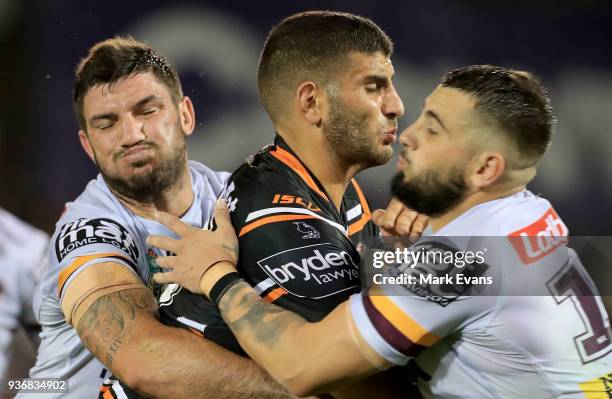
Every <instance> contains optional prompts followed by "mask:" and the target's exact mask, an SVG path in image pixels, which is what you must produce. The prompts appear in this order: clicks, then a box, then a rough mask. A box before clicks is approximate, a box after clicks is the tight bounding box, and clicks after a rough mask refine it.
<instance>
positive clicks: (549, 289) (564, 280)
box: [351, 191, 612, 399]
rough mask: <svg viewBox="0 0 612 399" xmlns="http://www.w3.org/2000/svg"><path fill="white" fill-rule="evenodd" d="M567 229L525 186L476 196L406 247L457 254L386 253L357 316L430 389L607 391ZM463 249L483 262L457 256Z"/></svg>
mask: <svg viewBox="0 0 612 399" xmlns="http://www.w3.org/2000/svg"><path fill="white" fill-rule="evenodd" d="M567 236H568V229H567V227H566V226H565V224H564V223H563V221H562V220H561V218H560V217H559V216H558V215H557V213H556V212H555V211H554V209H553V208H552V207H551V205H550V203H549V202H548V201H546V200H545V199H542V198H539V197H537V196H534V195H533V194H531V193H530V192H528V191H523V192H520V193H517V194H514V195H511V196H509V197H505V198H502V199H498V200H495V201H490V202H486V203H483V204H480V205H477V206H475V207H473V208H471V209H470V210H468V211H467V212H465V213H464V214H462V215H461V216H459V217H458V218H456V219H455V220H453V221H452V222H450V223H449V224H448V225H446V226H445V227H443V228H442V229H440V230H439V231H438V232H436V233H435V234H430V235H428V236H425V237H424V238H422V240H421V241H419V242H417V243H416V244H415V245H414V246H412V247H411V248H410V249H411V250H412V253H415V254H419V253H425V251H429V252H428V253H434V254H435V253H436V252H438V253H442V252H441V251H444V253H447V252H448V253H450V254H451V255H453V254H454V259H455V260H453V256H451V257H449V261H448V262H438V263H436V262H422V261H421V260H417V261H415V260H414V258H413V260H410V261H409V262H408V263H404V264H401V265H394V266H393V267H392V268H391V269H390V270H389V271H387V273H386V276H387V277H395V278H397V277H400V278H399V279H396V280H390V279H388V280H387V282H386V284H385V285H382V286H380V287H377V288H370V290H369V291H365V292H363V293H362V294H359V295H355V296H353V297H352V298H351V313H352V316H353V320H354V321H355V324H356V326H357V328H358V329H359V331H360V333H361V335H362V336H363V337H364V339H365V340H366V341H367V342H368V344H369V345H370V346H371V347H372V348H373V349H374V350H376V351H377V352H378V353H379V354H380V355H381V356H382V357H384V358H386V359H387V360H388V361H389V362H391V363H394V364H405V363H406V362H408V361H409V360H410V359H413V360H410V362H411V366H416V367H412V369H417V370H419V373H418V374H419V378H418V386H419V388H420V390H421V392H422V394H423V395H424V396H425V397H427V398H434V397H435V398H460V397H461V398H470V399H471V398H479V399H482V398H530V399H539V398H542V399H544V398H582V399H593V398H609V397H611V396H610V395H611V392H612V374H611V373H612V342H611V339H612V336H611V334H610V322H609V320H608V316H607V313H606V311H605V309H604V307H603V304H602V301H601V298H600V297H599V296H598V294H597V291H596V289H595V286H594V284H593V281H592V280H591V279H590V277H589V275H588V274H587V273H586V271H585V269H584V267H583V265H582V264H581V262H580V260H579V259H578V257H577V256H576V253H575V252H574V251H573V250H572V249H570V248H568V247H567V246H566V243H567V239H566V238H567ZM467 251H471V252H472V253H473V254H475V255H476V256H479V255H478V253H476V252H477V251H481V254H480V256H481V259H480V260H482V262H477V261H475V259H476V258H475V257H474V256H472V260H474V262H472V263H471V264H470V265H468V266H466V265H465V264H461V265H459V264H458V262H457V259H460V258H459V254H462V255H461V259H465V256H467V255H466V254H469V252H467ZM421 259H423V258H421ZM462 262H463V261H462ZM459 275H461V276H463V277H459ZM409 276H414V281H413V282H410V281H409V280H408V277H409ZM423 276H424V277H425V278H423ZM427 276H435V277H439V278H440V279H441V280H440V281H441V282H439V283H436V282H435V281H432V280H433V278H432V277H427ZM447 277H448V278H449V279H450V281H446V278H447ZM453 278H454V280H453ZM468 278H469V279H476V280H472V281H473V283H471V284H472V285H471V286H470V284H465V281H466V279H468ZM460 280H462V281H463V282H464V283H461V284H459V283H460ZM466 288H468V290H465V289H466ZM378 290H382V292H381V291H378Z"/></svg>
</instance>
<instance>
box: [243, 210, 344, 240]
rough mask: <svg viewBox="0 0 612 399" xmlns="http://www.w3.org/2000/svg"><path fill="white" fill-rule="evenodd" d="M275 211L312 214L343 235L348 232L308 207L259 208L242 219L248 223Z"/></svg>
mask: <svg viewBox="0 0 612 399" xmlns="http://www.w3.org/2000/svg"><path fill="white" fill-rule="evenodd" d="M275 213H297V214H299V215H310V216H314V217H316V218H317V219H321V220H322V221H324V222H326V223H328V224H329V225H331V226H333V227H335V228H337V229H338V230H340V231H341V232H342V233H343V234H344V235H347V234H348V230H347V229H346V228H345V227H344V226H342V225H341V224H338V223H336V222H332V221H331V220H329V219H325V218H324V217H322V216H321V215H317V214H316V213H314V212H312V211H309V210H308V209H301V208H289V207H280V208H266V209H260V210H258V211H255V212H251V213H249V215H248V216H247V218H246V220H245V221H244V222H245V223H248V222H250V221H252V220H255V219H257V218H260V217H262V216H266V215H273V214H275Z"/></svg>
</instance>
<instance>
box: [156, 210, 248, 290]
mask: <svg viewBox="0 0 612 399" xmlns="http://www.w3.org/2000/svg"><path fill="white" fill-rule="evenodd" d="M158 221H159V222H160V223H162V224H164V225H166V226H167V227H168V228H169V229H170V230H172V231H174V232H175V233H176V234H178V235H179V237H181V238H180V239H178V240H175V239H173V238H170V237H163V236H149V237H148V238H147V244H149V245H152V246H155V247H158V248H161V249H165V250H166V251H170V252H173V253H175V254H176V255H175V256H162V257H158V258H157V259H156V262H157V264H158V265H159V266H161V267H163V268H166V269H170V270H169V271H167V272H165V273H156V274H154V275H153V278H154V279H155V281H156V282H157V283H159V284H167V283H179V284H180V285H182V286H183V287H185V288H187V289H188V290H189V291H191V292H193V293H196V294H202V290H201V289H200V280H201V279H202V276H204V273H206V272H207V271H208V270H209V269H210V268H211V267H213V266H214V265H216V264H218V263H220V262H223V264H224V265H227V263H226V262H229V263H231V264H232V265H236V263H237V262H238V237H237V236H236V233H235V232H234V228H233V227H232V224H231V221H230V216H229V211H228V209H227V206H226V205H225V201H223V200H217V203H216V205H215V222H216V224H217V229H216V230H215V231H207V230H200V229H196V228H195V227H192V226H189V225H187V224H185V223H183V222H182V221H180V220H179V219H177V218H176V217H174V216H172V215H170V214H167V213H163V212H160V214H159V216H158Z"/></svg>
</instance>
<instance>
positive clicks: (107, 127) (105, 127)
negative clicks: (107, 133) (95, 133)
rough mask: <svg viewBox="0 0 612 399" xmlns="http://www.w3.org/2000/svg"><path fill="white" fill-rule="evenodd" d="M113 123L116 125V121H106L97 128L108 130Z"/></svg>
mask: <svg viewBox="0 0 612 399" xmlns="http://www.w3.org/2000/svg"><path fill="white" fill-rule="evenodd" d="M113 125H114V123H105V124H103V125H99V126H97V127H96V129H98V130H106V129H109V128H111V127H112V126H113Z"/></svg>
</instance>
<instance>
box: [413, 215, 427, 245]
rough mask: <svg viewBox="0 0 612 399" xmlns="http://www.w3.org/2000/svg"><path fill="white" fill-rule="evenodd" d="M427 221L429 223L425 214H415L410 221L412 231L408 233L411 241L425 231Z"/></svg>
mask: <svg viewBox="0 0 612 399" xmlns="http://www.w3.org/2000/svg"><path fill="white" fill-rule="evenodd" d="M427 223H429V218H428V217H427V216H425V215H421V214H419V215H418V216H417V218H416V219H415V221H414V222H413V223H412V232H411V233H410V239H411V240H412V241H416V240H418V238H419V237H420V236H421V234H423V231H425V228H426V227H427Z"/></svg>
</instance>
